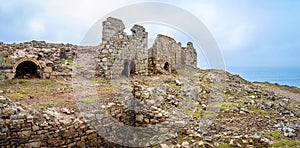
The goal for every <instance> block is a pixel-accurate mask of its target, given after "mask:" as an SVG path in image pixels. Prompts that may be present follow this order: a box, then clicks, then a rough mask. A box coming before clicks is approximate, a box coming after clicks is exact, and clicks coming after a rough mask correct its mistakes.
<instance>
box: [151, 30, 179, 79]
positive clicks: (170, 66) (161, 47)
mask: <svg viewBox="0 0 300 148" xmlns="http://www.w3.org/2000/svg"><path fill="white" fill-rule="evenodd" d="M149 57H151V60H150V61H149V69H150V71H151V72H152V73H154V74H156V73H161V72H162V71H163V70H165V71H168V72H171V71H172V70H173V71H175V69H176V67H177V66H179V67H180V66H181V64H182V61H181V44H180V43H176V41H175V40H174V39H173V38H170V37H168V36H165V35H161V34H159V35H157V38H156V39H155V42H154V44H153V46H152V48H150V49H149Z"/></svg>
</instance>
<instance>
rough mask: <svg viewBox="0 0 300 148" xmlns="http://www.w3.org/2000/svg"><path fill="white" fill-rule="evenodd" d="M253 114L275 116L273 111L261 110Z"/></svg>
mask: <svg viewBox="0 0 300 148" xmlns="http://www.w3.org/2000/svg"><path fill="white" fill-rule="evenodd" d="M252 113H257V114H262V115H273V114H274V112H273V111H271V110H261V109H253V110H252Z"/></svg>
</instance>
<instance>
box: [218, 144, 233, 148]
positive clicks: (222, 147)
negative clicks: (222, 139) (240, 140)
mask: <svg viewBox="0 0 300 148" xmlns="http://www.w3.org/2000/svg"><path fill="white" fill-rule="evenodd" d="M217 148H233V147H232V146H230V145H228V144H221V145H219V146H217Z"/></svg>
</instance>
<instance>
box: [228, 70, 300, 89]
mask: <svg viewBox="0 0 300 148" xmlns="http://www.w3.org/2000/svg"><path fill="white" fill-rule="evenodd" d="M226 70H227V71H229V72H230V73H232V74H237V75H240V76H241V77H242V78H244V79H246V80H248V81H251V82H254V81H258V82H269V83H278V84H280V85H289V86H295V87H298V88H300V67H297V68H293V67H280V68H277V67H226Z"/></svg>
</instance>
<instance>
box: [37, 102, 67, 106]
mask: <svg viewBox="0 0 300 148" xmlns="http://www.w3.org/2000/svg"><path fill="white" fill-rule="evenodd" d="M41 104H42V105H63V104H65V102H62V101H49V102H43V103H41Z"/></svg>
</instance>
